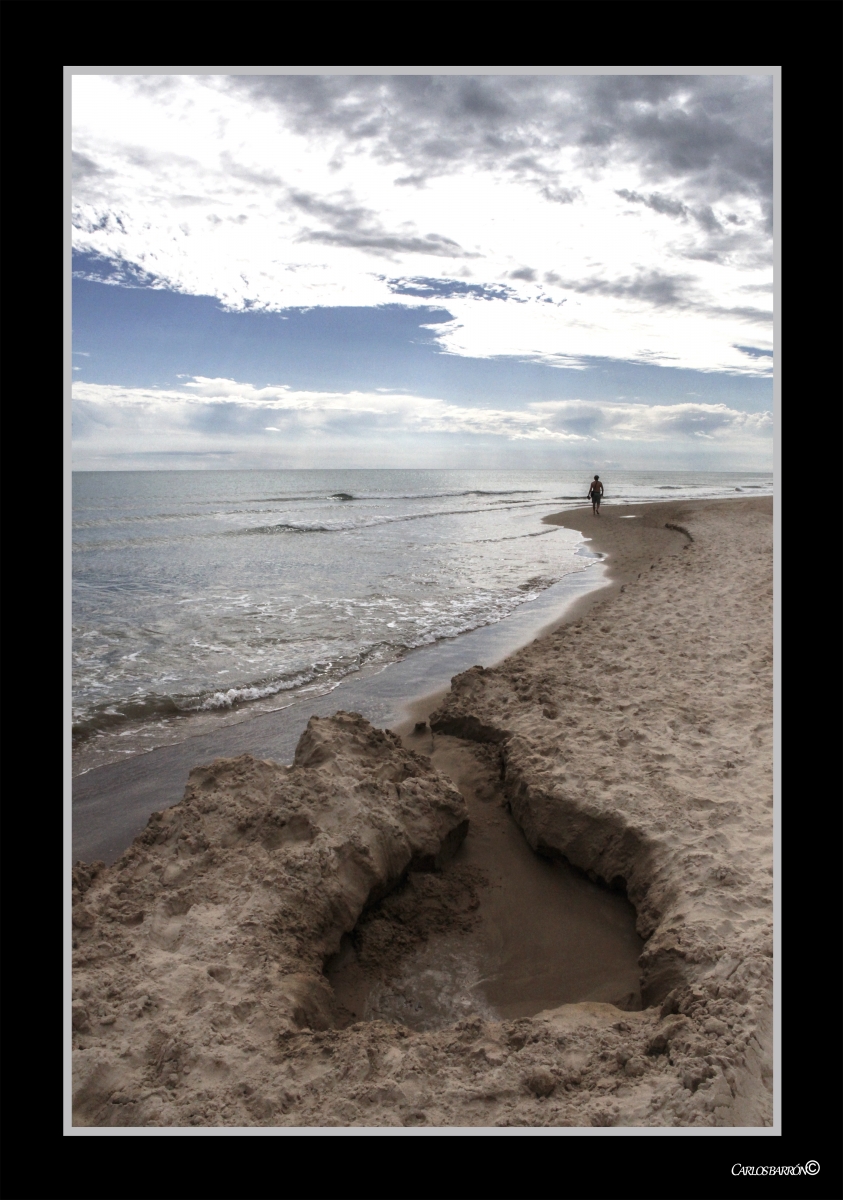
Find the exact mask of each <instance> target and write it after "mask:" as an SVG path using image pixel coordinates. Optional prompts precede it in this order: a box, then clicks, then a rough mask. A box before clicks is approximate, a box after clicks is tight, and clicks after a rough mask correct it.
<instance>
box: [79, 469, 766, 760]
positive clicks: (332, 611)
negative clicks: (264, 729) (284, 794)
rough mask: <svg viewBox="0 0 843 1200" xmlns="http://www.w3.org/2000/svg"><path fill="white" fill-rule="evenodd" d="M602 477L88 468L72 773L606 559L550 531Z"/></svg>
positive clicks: (696, 489)
mask: <svg viewBox="0 0 843 1200" xmlns="http://www.w3.org/2000/svg"><path fill="white" fill-rule="evenodd" d="M588 480H589V474H588V473H587V472H586V473H584V474H581V473H576V474H575V473H571V472H550V471H395V470H374V471H372V470H355V471H304V470H301V471H182V472H176V471H174V472H163V471H162V472H152V471H146V472H145V471H138V472H77V473H75V474H74V476H73V742H74V758H75V760H76V761H75V769H76V770H87V769H90V767H91V766H94V765H98V764H100V763H103V762H107V761H114V760H115V759H118V758H122V757H126V756H128V755H132V754H136V753H140V752H142V751H146V750H149V749H151V748H153V747H155V746H157V745H164V744H168V743H171V742H173V741H178V740H182V739H183V738H184V737H187V736H189V735H190V734H192V733H193V732H196V731H197V730H201V729H205V728H207V727H208V722H209V721H212V722H215V723H217V724H218V723H219V722H220V721H223V722H224V721H226V720H242V719H243V718H244V716H247V715H248V714H249V713H255V714H257V713H262V712H267V711H271V710H275V709H279V708H283V707H286V706H288V705H290V704H291V703H293V702H294V701H295V700H297V699H300V698H302V697H307V696H314V695H324V694H325V693H326V692H328V691H330V690H332V689H333V688H336V687H337V685H338V684H339V683H340V682H341V681H342V680H343V679H347V678H348V677H349V676H354V675H361V674H365V673H367V672H368V673H372V672H379V671H383V670H384V669H385V668H388V667H389V666H390V665H391V664H394V663H396V662H398V661H400V660H403V659H406V657H407V656H408V655H411V654H421V653H424V648H425V647H431V646H434V645H436V644H438V643H441V642H442V641H443V640H449V639H459V638H460V637H461V636H464V635H466V634H468V633H469V632H470V631H472V630H476V629H479V628H481V627H486V626H491V625H495V624H497V623H500V622H506V621H507V620H508V619H510V618H512V617H513V615H514V614H517V613H518V611H519V610H520V609H521V608H522V607H523V606H534V607H535V606H536V604H537V602H538V601H539V600H540V598H541V597H542V596H543V595H545V594H547V596H553V595H555V594H556V593H555V592H554V591H553V589H554V587H555V586H556V585H558V584H559V583H560V581H563V580H565V579H569V578H570V577H572V576H575V575H577V574H578V573H581V572H585V571H588V570H589V569H591V568H592V565H593V564H594V563H595V562H596V559H595V557H594V555H592V554H590V553H589V552H588V548H587V544H586V541H585V540H584V539H583V538H582V537H581V536H580V535H579V534H577V533H575V532H573V531H570V530H566V529H562V528H560V527H557V526H549V525H543V524H542V517H544V516H546V515H548V514H550V513H553V512H559V511H562V510H564V509H566V508H573V507H577V506H581V505H583V504H584V503H586V501H585V499H584V498H585V495H586V492H587V490H588ZM772 484H773V480H772V475H771V474H760V473H751V474H750V473H744V474H741V473H728V474H727V473H722V474H721V473H693V472H652V473H645V472H623V473H621V472H619V473H617V474H611V473H610V474H608V475H607V476H606V478H605V480H604V485H605V489H606V490H605V503H606V504H607V505H608V504H634V503H641V502H644V501H655V500H667V499H670V500H677V499H683V498H689V499H704V498H709V497H730V496H731V497H733V496H736V495H739V494H746V495H762V494H770V493H771V492H772ZM539 607H540V606H539Z"/></svg>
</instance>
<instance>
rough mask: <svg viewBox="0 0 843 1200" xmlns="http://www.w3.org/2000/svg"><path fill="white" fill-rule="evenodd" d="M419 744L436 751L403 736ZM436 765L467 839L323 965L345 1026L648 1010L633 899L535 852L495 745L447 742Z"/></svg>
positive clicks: (411, 879)
mask: <svg viewBox="0 0 843 1200" xmlns="http://www.w3.org/2000/svg"><path fill="white" fill-rule="evenodd" d="M422 741H424V742H425V745H424V746H423V747H421V746H420V748H421V749H423V750H429V749H430V735H429V734H425V733H424V732H423V731H422V732H418V733H417V732H416V731H415V730H414V731H413V732H412V733H411V734H408V736H407V738H406V744H407V746H408V747H412V748H416V744H418V743H421V742H422ZM432 761H433V765H434V766H436V767H437V768H438V769H439V770H441V771H442V772H443V773H445V774H447V775H448V776H449V777H450V778H451V779H452V780H453V781H454V782H455V783H456V785H457V787H458V788H459V790H460V791H461V792H462V795H463V797H464V798H465V801H466V804H467V806H468V811H469V818H470V824H469V832H468V835H467V837H466V839H465V841H464V842H463V844H462V846H461V847H460V848H459V849H458V850H457V852H456V854H455V855H454V856H453V858H451V859H450V860H449V861H448V862H447V863H446V864H445V865H444V866H443V867H442V869H441V870H437V871H433V872H424V873H422V872H413V873H411V874H409V875H408V876H407V877H406V878H405V879H404V881H403V882H402V883H401V884H400V885H399V887H398V888H396V889H395V890H394V891H393V892H392V893H390V895H388V896H387V897H385V898H384V899H383V900H382V901H381V902H380V903H379V904H377V905H375V906H373V907H372V908H370V909H369V910H367V911H366V912H364V913H363V914H362V916H361V918H360V919H359V921H358V922H357V925H356V926H355V928H354V930H353V931H352V932H351V934H347V935H345V936H344V937H343V940H342V944H341V947H340V951H339V953H338V954H336V955H334V956H333V957H332V958H331V959H330V960H329V961H328V962H327V963H326V966H325V974H326V976H327V978H328V981H329V982H330V984H331V986H332V988H333V990H334V993H335V995H336V1000H337V1017H338V1024H339V1025H340V1026H341V1027H342V1026H348V1025H351V1024H353V1023H356V1022H358V1021H372V1020H385V1021H390V1022H395V1023H398V1024H402V1025H406V1026H408V1027H409V1028H411V1029H414V1030H418V1031H422V1030H434V1029H442V1028H445V1027H447V1026H449V1025H452V1024H454V1023H456V1022H457V1021H459V1020H462V1019H465V1018H473V1017H480V1018H483V1019H485V1020H513V1019H518V1018H523V1017H532V1016H535V1015H536V1014H537V1013H539V1012H542V1011H544V1010H547V1009H553V1008H557V1007H558V1006H559V1005H562V1004H572V1003H578V1002H580V1001H596V1002H603V1003H610V1004H614V1005H615V1006H616V1007H618V1008H621V1009H626V1010H629V1011H632V1010H639V1009H641V1007H642V1002H641V990H640V972H639V967H638V958H639V956H640V954H641V952H642V949H643V945H644V944H643V942H642V940H641V938H640V937H639V935H638V933H637V932H636V928H635V910H634V909H633V906H632V905H631V904H630V902H629V901H628V900H627V898H626V896H625V895H624V894H622V892H620V891H611V890H610V889H609V888H607V887H602V886H599V885H598V884H596V883H593V882H592V881H591V880H590V879H588V878H586V877H585V876H583V875H582V874H581V873H579V872H576V871H575V870H574V869H572V868H571V867H569V866H568V865H567V864H566V863H564V862H552V861H550V860H549V859H545V858H543V857H541V856H539V855H538V854H536V853H535V852H534V851H533V850H532V849H531V848H530V847H529V846H528V844H527V842H526V840H525V839H524V836H523V834H522V832H521V830H520V829H519V828H518V826H517V825H516V823H515V821H514V820H513V819H512V817H511V816H510V815H509V813H508V811H507V810H506V808H505V806H504V798H503V793H502V791H501V789H500V785H499V780H498V776H499V767H498V762H497V751H496V749H495V748H493V747H487V746H478V745H468V744H466V743H465V742H463V741H461V740H459V739H457V738H454V737H446V736H439V735H438V736H437V737H436V740H435V748H434V750H433V754H432ZM616 884H617V885H618V886H620V885H621V884H622V881H616Z"/></svg>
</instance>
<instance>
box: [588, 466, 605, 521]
mask: <svg viewBox="0 0 843 1200" xmlns="http://www.w3.org/2000/svg"><path fill="white" fill-rule="evenodd" d="M602 495H603V484H602V483H601V482H600V476H599V475H595V476H594V480H593V481H592V483H591V486H590V487H589V489H588V496H587V499H588V500H590V501H591V508H592V512H593V513H594V515H595V517H599V516H600V500H601V497H602Z"/></svg>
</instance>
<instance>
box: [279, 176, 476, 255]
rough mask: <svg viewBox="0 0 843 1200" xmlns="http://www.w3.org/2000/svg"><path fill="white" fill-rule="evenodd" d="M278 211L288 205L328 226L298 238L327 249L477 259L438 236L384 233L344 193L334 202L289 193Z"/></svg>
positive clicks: (374, 216) (368, 213)
mask: <svg viewBox="0 0 843 1200" xmlns="http://www.w3.org/2000/svg"><path fill="white" fill-rule="evenodd" d="M278 203H279V207H284V206H286V205H292V206H293V207H294V208H297V209H299V210H300V211H302V212H305V213H307V214H308V216H311V217H315V218H316V219H317V220H320V221H322V222H323V223H324V224H325V225H328V226H329V228H328V229H305V230H303V231H302V232H301V233H300V234H299V236H298V239H297V240H298V241H300V242H321V243H322V244H323V245H329V246H348V247H350V248H353V249H365V250H369V251H373V252H374V253H376V254H378V253H380V254H384V255H386V256H387V257H388V256H389V255H391V254H400V253H402V252H404V253H413V254H432V255H439V256H445V257H448V258H477V257H478V255H476V254H473V253H470V252H468V251H466V250H463V248H462V246H460V245H459V243H457V242H455V241H453V240H452V239H451V238H447V237H443V236H442V234H439V233H428V234H424V235H419V234H416V233H413V232H411V231H409V230H406V229H405V230H402V231H401V232H396V231H390V230H387V229H384V227H383V225H382V224H381V222H380V220H379V218H378V216H377V214H376V213H375V212H373V211H372V210H371V209H368V208H364V207H363V206H362V205H360V204H356V203H355V202H354V200H353V198H352V197H351V196H350V195H349V194H347V193H345V194H344V195H343V196H341V197H340V198H339V199H338V200H326V199H325V198H324V197H322V196H316V195H314V194H313V193H311V192H303V191H295V190H292V191H290V192H288V193H287V195H286V197H285V198H284V199H283V200H280V201H279V202H278Z"/></svg>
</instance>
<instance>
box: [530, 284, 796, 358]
mask: <svg viewBox="0 0 843 1200" xmlns="http://www.w3.org/2000/svg"><path fill="white" fill-rule="evenodd" d="M544 278H545V281H546V282H547V283H552V284H553V285H554V286H556V287H559V288H563V289H565V290H567V291H570V292H576V293H578V294H579V295H583V296H589V295H592V296H593V295H597V296H611V297H613V298H614V299H616V300H637V301H640V302H642V303H644V304H652V305H653V306H654V307H655V308H673V309H681V310H692V311H694V312H698V313H705V314H707V315H708V316H712V317H734V318H737V320H739V321H750V322H752V323H757V322H761V323H762V324H765V323H768V322H770V321H772V319H773V314H772V312H770V311H768V310H767V309H761V308H754V307H751V306H749V305H742V306H737V307H731V308H727V307H723V306H720V305H716V304H711V303H708V302H707V301H704V300H702V299H700V298H699V297H698V296H697V295H695V293H694V290H693V289H694V286H695V284H696V280H695V279H694V278H693V276H691V275H666V274H664V273H663V272H661V271H642V272H640V273H639V274H638V275H636V276H634V277H632V278H630V277H629V276H622V277H621V278H620V279H611V280H608V279H563V278H562V277H561V276H559V275H557V274H556V272H555V271H548V272H547V273H546V274H545V277H544ZM740 348H741V349H742V348H743V347H740Z"/></svg>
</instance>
